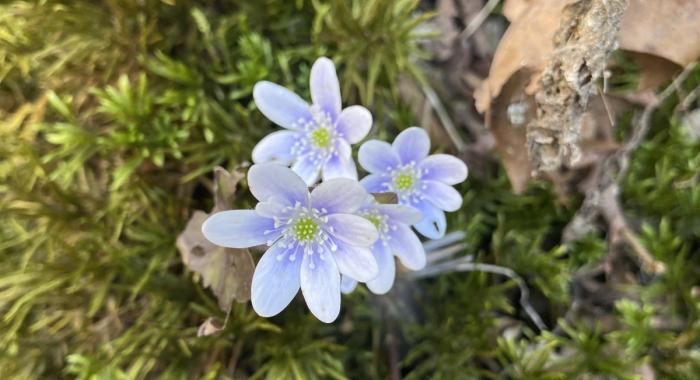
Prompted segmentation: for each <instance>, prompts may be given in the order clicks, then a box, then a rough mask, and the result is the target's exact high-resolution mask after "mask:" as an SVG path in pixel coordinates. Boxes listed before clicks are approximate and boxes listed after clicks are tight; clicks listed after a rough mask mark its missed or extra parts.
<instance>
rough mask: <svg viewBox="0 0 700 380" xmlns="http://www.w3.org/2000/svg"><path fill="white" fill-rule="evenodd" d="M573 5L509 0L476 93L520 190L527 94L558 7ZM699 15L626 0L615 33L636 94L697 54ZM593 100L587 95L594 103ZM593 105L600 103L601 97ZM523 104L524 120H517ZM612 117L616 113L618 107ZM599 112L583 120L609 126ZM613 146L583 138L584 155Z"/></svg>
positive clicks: (525, 173)
mask: <svg viewBox="0 0 700 380" xmlns="http://www.w3.org/2000/svg"><path fill="white" fill-rule="evenodd" d="M573 2H575V0H546V1H545V0H507V1H506V2H505V3H504V6H503V13H504V15H505V16H506V17H507V18H508V19H509V20H510V21H511V25H510V27H509V28H508V30H507V31H506V33H505V34H504V35H503V38H502V39H501V42H500V44H499V46H498V49H497V51H496V54H495V55H494V59H493V61H492V64H491V69H490V72H489V76H488V78H487V79H486V80H484V81H483V82H482V85H481V87H479V88H478V89H477V91H476V92H475V95H474V98H475V105H476V108H477V110H478V111H479V112H481V113H483V114H484V115H485V122H486V125H487V127H489V128H490V129H491V130H492V131H493V133H494V136H495V138H496V141H497V148H498V151H499V152H500V154H501V157H502V160H503V164H504V167H505V168H506V171H507V173H508V177H509V179H510V181H511V184H512V186H513V189H514V191H515V192H520V191H522V190H523V189H524V188H525V185H526V183H527V182H528V180H529V179H530V175H531V174H530V171H531V166H530V162H529V159H528V156H527V140H526V139H525V128H524V127H523V128H519V125H520V124H521V122H523V121H524V124H527V122H529V117H531V115H534V113H533V112H534V111H535V110H534V108H532V107H534V104H533V103H532V102H531V95H532V94H534V93H535V92H536V91H537V89H538V88H537V87H538V85H539V83H538V79H539V76H540V74H541V71H542V69H543V67H544V65H545V63H546V62H547V59H548V57H549V55H550V54H551V53H552V50H553V47H554V44H553V37H554V34H555V32H556V31H557V30H558V28H559V25H560V22H561V16H562V10H563V9H564V7H565V6H567V5H568V4H570V3H573ZM699 18H700V2H699V1H695V0H670V1H657V0H630V3H629V7H628V9H627V12H626V13H625V16H624V18H623V22H622V26H621V29H620V32H619V46H620V49H622V50H625V51H627V52H628V54H629V55H630V56H631V57H632V58H633V59H634V60H635V62H636V63H637V64H638V65H639V68H640V79H639V91H643V90H647V89H650V88H655V87H657V86H658V85H660V84H662V83H664V82H666V81H668V80H669V79H670V78H672V77H673V75H675V74H676V73H677V72H678V71H679V70H680V68H681V66H683V65H687V64H688V63H690V62H692V61H694V60H696V59H698V57H700V44H697V40H698V39H700V27H698V25H699V24H698V23H697V20H698V19H699ZM593 102H594V100H593V99H592V100H591V104H592V103H593ZM597 102H599V103H600V99H598V100H597ZM525 105H527V106H529V107H531V108H529V109H528V107H525ZM591 108H592V107H591ZM523 109H524V110H525V115H524V116H525V119H518V117H519V116H522V115H521V114H522V113H523V112H521V111H522V110H523ZM528 112H529V114H527V113H528ZM588 112H589V113H599V112H600V110H591V109H589V111H588ZM611 114H612V115H611V116H612V117H613V118H614V114H615V112H611ZM602 115H604V116H606V117H607V116H608V115H607V114H602ZM600 116H601V115H594V114H591V115H588V116H587V117H588V118H589V119H593V120H595V121H596V122H595V123H594V124H596V125H598V126H599V128H609V122H608V123H601V122H600V121H601V120H602V118H601V117H600ZM514 123H515V124H514ZM595 133H599V132H595ZM613 146H614V144H613V143H612V142H611V140H607V139H606V140H593V141H586V140H585V138H583V137H582V140H581V147H582V148H584V147H594V148H595V150H596V151H595V152H590V151H589V152H586V151H583V152H582V155H583V156H584V157H589V158H590V157H591V154H594V155H597V154H600V151H608V149H610V148H611V147H613ZM585 161H588V160H585Z"/></svg>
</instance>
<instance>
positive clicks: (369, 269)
mask: <svg viewBox="0 0 700 380" xmlns="http://www.w3.org/2000/svg"><path fill="white" fill-rule="evenodd" d="M337 245H338V250H337V251H335V252H333V253H332V255H333V257H334V258H335V262H336V264H338V270H339V271H340V273H341V274H343V275H345V276H348V277H350V278H353V279H355V280H357V281H361V282H367V281H369V280H371V279H373V278H375V277H377V274H379V269H378V268H377V260H376V259H375V258H374V255H372V251H370V250H369V248H365V247H353V246H351V245H348V244H345V243H341V242H338V243H337Z"/></svg>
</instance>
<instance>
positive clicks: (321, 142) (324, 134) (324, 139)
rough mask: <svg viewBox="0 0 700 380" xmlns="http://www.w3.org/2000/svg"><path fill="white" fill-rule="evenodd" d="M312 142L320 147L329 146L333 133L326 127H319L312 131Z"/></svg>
mask: <svg viewBox="0 0 700 380" xmlns="http://www.w3.org/2000/svg"><path fill="white" fill-rule="evenodd" d="M311 142H312V143H313V144H314V145H316V146H317V147H319V148H328V146H329V145H330V144H331V134H330V133H328V130H327V129H326V128H319V129H317V130H315V131H313V132H311Z"/></svg>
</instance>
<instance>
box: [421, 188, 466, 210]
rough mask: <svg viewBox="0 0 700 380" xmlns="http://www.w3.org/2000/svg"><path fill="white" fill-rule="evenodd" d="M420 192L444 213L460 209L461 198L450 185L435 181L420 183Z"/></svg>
mask: <svg viewBox="0 0 700 380" xmlns="http://www.w3.org/2000/svg"><path fill="white" fill-rule="evenodd" d="M421 192H422V193H423V195H425V197H426V198H427V199H428V200H429V201H430V202H431V203H432V204H434V205H435V206H437V207H438V208H439V209H441V210H445V211H457V210H459V208H460V207H462V196H461V195H460V194H459V192H458V191H457V190H455V189H454V188H453V187H452V186H450V185H445V184H444V183H442V182H437V181H421Z"/></svg>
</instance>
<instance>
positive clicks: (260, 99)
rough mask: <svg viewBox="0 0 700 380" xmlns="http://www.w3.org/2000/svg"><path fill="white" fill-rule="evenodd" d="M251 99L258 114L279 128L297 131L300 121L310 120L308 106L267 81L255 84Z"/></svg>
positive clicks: (302, 100)
mask: <svg viewBox="0 0 700 380" xmlns="http://www.w3.org/2000/svg"><path fill="white" fill-rule="evenodd" d="M253 99H254V100H255V105H257V106H258V109H259V110H260V112H262V114H263V115H265V117H267V118H268V119H270V121H272V122H273V123H275V124H277V125H279V126H281V127H284V128H288V129H299V128H300V127H301V124H300V123H299V122H300V121H302V122H303V121H305V120H310V119H311V112H310V111H309V104H308V103H306V102H305V101H304V99H302V98H300V97H299V95H297V94H295V93H293V92H291V91H289V90H288V89H286V88H284V87H282V86H280V85H278V84H275V83H272V82H268V81H261V82H258V83H256V84H255V87H253Z"/></svg>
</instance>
